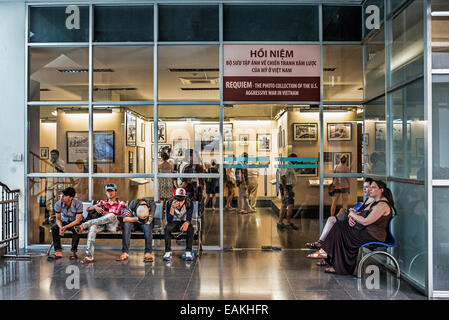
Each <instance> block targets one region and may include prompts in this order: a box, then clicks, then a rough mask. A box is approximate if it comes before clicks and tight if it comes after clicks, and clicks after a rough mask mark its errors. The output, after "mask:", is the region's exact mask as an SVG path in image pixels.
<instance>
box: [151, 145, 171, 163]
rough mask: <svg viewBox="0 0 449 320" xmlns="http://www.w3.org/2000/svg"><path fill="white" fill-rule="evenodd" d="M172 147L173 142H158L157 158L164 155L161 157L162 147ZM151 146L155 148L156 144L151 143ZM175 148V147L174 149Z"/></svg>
mask: <svg viewBox="0 0 449 320" xmlns="http://www.w3.org/2000/svg"><path fill="white" fill-rule="evenodd" d="M167 146H168V147H170V148H171V144H170V143H164V144H158V145H157V149H158V150H157V158H158V159H161V158H162V157H161V152H162V148H164V147H167ZM151 148H152V149H153V148H154V145H151ZM172 150H173V149H172ZM172 154H174V153H172Z"/></svg>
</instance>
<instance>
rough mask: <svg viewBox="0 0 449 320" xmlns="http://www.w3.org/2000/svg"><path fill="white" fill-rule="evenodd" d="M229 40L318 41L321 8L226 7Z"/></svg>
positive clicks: (289, 6)
mask: <svg viewBox="0 0 449 320" xmlns="http://www.w3.org/2000/svg"><path fill="white" fill-rule="evenodd" d="M223 11H224V13H223V16H224V23H223V24H224V34H223V37H224V40H225V41H318V40H319V34H318V32H319V28H318V24H319V23H318V6H307V5H297V6H294V5H283V6H273V5H260V6H247V5H239V6H232V5H225V6H224V10H223Z"/></svg>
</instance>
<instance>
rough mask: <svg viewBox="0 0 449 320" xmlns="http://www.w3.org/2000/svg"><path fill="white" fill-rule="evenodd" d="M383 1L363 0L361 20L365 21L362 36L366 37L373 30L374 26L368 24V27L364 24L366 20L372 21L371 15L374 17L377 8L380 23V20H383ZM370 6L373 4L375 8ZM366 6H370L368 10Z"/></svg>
mask: <svg viewBox="0 0 449 320" xmlns="http://www.w3.org/2000/svg"><path fill="white" fill-rule="evenodd" d="M384 1H385V0H367V1H365V2H363V21H364V22H365V28H364V30H365V32H364V35H363V37H366V36H367V35H368V34H369V33H370V32H372V31H373V30H375V27H374V26H373V25H372V24H370V27H369V28H368V27H367V26H366V21H367V20H368V21H370V22H372V23H373V22H374V20H372V18H373V17H376V14H377V13H376V10H377V8H378V10H379V11H378V13H379V17H380V21H379V23H382V21H383V20H384ZM372 6H375V8H373V7H372ZM368 7H371V8H370V10H368V12H367V9H368Z"/></svg>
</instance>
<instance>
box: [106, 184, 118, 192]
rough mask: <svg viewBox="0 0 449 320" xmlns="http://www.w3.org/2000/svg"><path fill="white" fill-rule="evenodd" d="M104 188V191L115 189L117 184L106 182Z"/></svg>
mask: <svg viewBox="0 0 449 320" xmlns="http://www.w3.org/2000/svg"><path fill="white" fill-rule="evenodd" d="M104 190H105V191H108V190H114V191H117V186H116V185H115V183H108V184H107V185H105V186H104Z"/></svg>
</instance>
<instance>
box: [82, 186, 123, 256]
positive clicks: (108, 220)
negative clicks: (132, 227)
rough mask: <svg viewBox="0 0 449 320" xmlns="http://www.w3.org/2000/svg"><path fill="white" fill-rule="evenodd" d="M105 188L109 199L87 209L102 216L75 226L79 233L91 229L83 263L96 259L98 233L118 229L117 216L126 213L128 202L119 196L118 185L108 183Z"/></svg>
mask: <svg viewBox="0 0 449 320" xmlns="http://www.w3.org/2000/svg"><path fill="white" fill-rule="evenodd" d="M104 189H105V191H106V197H107V200H100V201H98V202H97V203H96V204H95V205H93V206H90V207H88V208H87V211H91V210H95V211H96V212H97V213H98V214H99V215H101V217H99V218H96V219H91V220H88V221H86V222H84V223H83V224H81V225H79V226H77V227H75V230H76V231H77V232H78V233H81V232H83V230H87V229H89V233H88V234H87V242H86V256H85V257H84V259H83V260H81V261H80V263H81V264H85V263H89V262H93V261H94V251H95V248H94V244H95V238H96V237H97V233H98V232H101V231H104V230H107V231H109V232H115V231H117V229H118V227H119V221H118V218H117V217H122V216H123V215H124V213H125V209H126V203H125V202H124V201H120V200H119V198H117V186H116V185H115V184H114V183H108V184H106V186H105V187H104Z"/></svg>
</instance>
